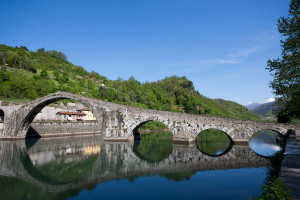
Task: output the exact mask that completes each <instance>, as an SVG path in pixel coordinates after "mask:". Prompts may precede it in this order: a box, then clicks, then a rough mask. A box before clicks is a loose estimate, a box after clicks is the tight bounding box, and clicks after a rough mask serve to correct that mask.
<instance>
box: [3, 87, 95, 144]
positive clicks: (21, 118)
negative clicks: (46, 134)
mask: <svg viewBox="0 0 300 200" xmlns="http://www.w3.org/2000/svg"><path fill="white" fill-rule="evenodd" d="M63 99H72V100H75V101H77V102H79V103H81V104H83V105H84V106H85V107H87V108H88V109H90V110H91V112H92V113H93V114H94V116H95V117H96V119H97V122H98V125H99V130H101V123H100V122H101V120H100V115H99V114H98V113H97V112H94V110H95V109H94V107H93V105H92V104H91V102H89V101H86V100H85V99H84V98H82V96H79V95H75V94H70V93H66V92H57V93H53V94H50V95H47V96H45V97H42V98H39V99H36V100H34V101H31V102H29V103H27V104H24V105H22V107H21V108H19V109H18V110H16V111H14V112H13V113H12V114H11V115H10V117H11V118H14V119H11V118H10V120H13V122H15V123H9V122H7V126H6V136H8V137H16V138H25V137H26V134H27V131H28V129H29V127H30V124H31V122H32V121H33V119H34V118H35V117H36V115H37V114H38V113H39V112H40V111H41V110H42V109H43V108H44V107H45V106H47V105H49V104H51V103H54V102H56V101H60V100H63ZM6 121H7V120H6Z"/></svg>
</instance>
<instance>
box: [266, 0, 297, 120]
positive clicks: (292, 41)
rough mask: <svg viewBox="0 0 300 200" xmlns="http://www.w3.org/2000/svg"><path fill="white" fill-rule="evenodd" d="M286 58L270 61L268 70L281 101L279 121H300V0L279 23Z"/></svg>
mask: <svg viewBox="0 0 300 200" xmlns="http://www.w3.org/2000/svg"><path fill="white" fill-rule="evenodd" d="M278 31H279V33H281V34H282V36H284V40H281V46H282V54H281V56H282V58H277V59H273V60H268V67H267V69H268V70H269V71H270V72H271V74H272V76H273V77H274V79H273V81H272V82H271V83H270V86H271V87H272V89H273V90H274V94H275V95H276V99H277V116H278V121H279V122H287V121H289V120H290V119H291V118H300V104H299V102H300V64H299V63H300V0H292V1H291V4H290V9H289V14H288V16H287V17H281V18H279V20H278Z"/></svg>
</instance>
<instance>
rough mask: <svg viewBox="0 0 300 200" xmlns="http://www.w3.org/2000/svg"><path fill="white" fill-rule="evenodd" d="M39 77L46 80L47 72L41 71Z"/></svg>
mask: <svg viewBox="0 0 300 200" xmlns="http://www.w3.org/2000/svg"><path fill="white" fill-rule="evenodd" d="M40 76H41V77H43V78H47V77H48V72H47V70H45V69H43V70H42V72H41V73H40Z"/></svg>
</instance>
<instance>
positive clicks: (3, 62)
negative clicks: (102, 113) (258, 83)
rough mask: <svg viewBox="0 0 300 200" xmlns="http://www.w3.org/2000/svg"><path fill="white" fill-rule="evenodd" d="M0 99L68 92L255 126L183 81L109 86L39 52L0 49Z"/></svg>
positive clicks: (241, 110) (238, 109)
mask: <svg viewBox="0 0 300 200" xmlns="http://www.w3.org/2000/svg"><path fill="white" fill-rule="evenodd" d="M0 66H1V69H0V97H1V98H21V99H28V100H31V99H35V98H38V97H42V96H45V95H47V94H50V93H53V92H57V91H66V92H71V93H75V94H80V95H84V96H87V97H92V98H97V99H103V100H106V101H110V102H115V103H120V104H125V105H130V106H136V107H143V108H151V109H158V110H167V111H175V112H186V113H193V114H205V115H210V116H221V117H230V118H237V119H251V120H257V119H258V117H257V116H256V115H255V114H253V113H252V112H250V111H248V109H247V108H245V107H244V106H241V105H239V104H237V103H235V102H231V101H225V100H222V99H217V100H213V99H209V98H206V97H204V96H203V95H201V94H200V93H199V92H198V91H196V90H195V88H194V85H193V82H192V81H190V80H188V79H187V78H186V77H177V76H172V77H167V78H165V79H163V80H160V81H157V82H151V83H150V82H146V83H141V82H139V81H137V80H136V79H135V78H134V77H131V78H129V79H128V80H121V79H120V80H108V79H107V78H106V77H104V76H101V75H99V74H98V73H96V72H94V71H92V72H87V71H86V70H85V69H84V68H83V67H82V66H76V65H74V64H72V63H71V62H69V61H68V60H67V57H66V55H65V54H64V53H62V52H59V51H55V50H50V51H46V50H45V49H43V48H41V49H38V50H37V52H34V51H29V50H28V49H27V48H26V47H22V46H21V47H15V48H14V47H9V46H6V45H0Z"/></svg>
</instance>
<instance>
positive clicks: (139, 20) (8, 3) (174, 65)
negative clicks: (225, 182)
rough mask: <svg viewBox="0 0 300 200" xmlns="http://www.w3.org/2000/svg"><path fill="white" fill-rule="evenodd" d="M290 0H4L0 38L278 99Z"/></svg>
mask: <svg viewBox="0 0 300 200" xmlns="http://www.w3.org/2000/svg"><path fill="white" fill-rule="evenodd" d="M289 3H290V2H289V1H288V0H272V1H271V0H251V1H244V0H226V1H225V0H214V1H209V0H206V1H204V0H106V1H104V0H103V1H100V0H99V1H98V0H97V1H96V0H95V1H92V0H88V1H83V0H59V1H58V0H57V1H56V0H51V1H40V0H38V1H33V0H30V1H29V0H28V1H24V0H22V1H15V0H1V6H0V27H1V30H0V43H1V44H6V45H9V46H21V45H24V46H27V48H29V50H32V51H36V50H37V49H38V48H41V47H44V48H45V49H46V50H53V49H55V50H59V51H62V52H64V53H65V54H66V55H67V57H68V60H69V61H70V62H72V63H73V64H76V65H80V66H83V67H84V68H85V69H87V70H88V71H92V70H94V71H96V72H98V73H99V74H100V75H103V76H106V77H107V78H109V79H117V78H118V77H121V78H123V79H128V78H129V77H130V76H134V77H135V78H136V79H137V80H139V81H141V82H145V81H157V80H161V79H163V78H165V77H166V76H172V75H177V76H186V77H187V78H188V79H190V80H192V81H193V83H194V85H195V88H196V90H198V91H199V92H200V93H201V94H203V95H205V96H207V97H209V98H223V99H226V100H233V101H236V102H238V103H240V104H243V105H245V104H248V103H249V102H266V101H267V99H269V98H272V97H273V94H272V90H271V88H269V82H270V80H271V79H272V77H271V76H270V74H269V72H268V71H267V70H266V69H265V67H266V62H267V60H268V58H271V59H273V58H277V57H278V56H280V54H281V47H280V39H282V38H281V36H280V34H279V33H278V31H277V25H276V24H277V19H278V18H279V17H281V16H287V13H288V8H289Z"/></svg>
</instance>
